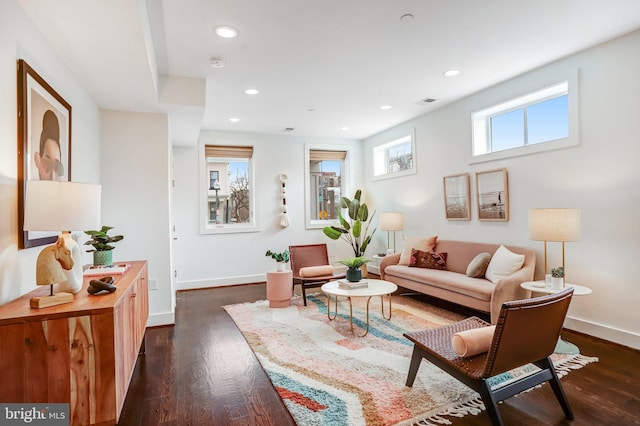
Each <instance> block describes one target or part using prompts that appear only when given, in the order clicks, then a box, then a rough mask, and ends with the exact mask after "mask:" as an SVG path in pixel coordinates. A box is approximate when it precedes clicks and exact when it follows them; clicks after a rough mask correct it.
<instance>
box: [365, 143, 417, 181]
mask: <svg viewBox="0 0 640 426" xmlns="http://www.w3.org/2000/svg"><path fill="white" fill-rule="evenodd" d="M415 172H416V168H415V144H414V137H413V132H412V133H411V134H409V135H406V136H403V137H401V138H398V139H395V140H392V141H391V142H387V143H384V144H382V145H378V146H376V147H374V148H373V178H374V179H384V178H389V177H396V176H404V175H407V174H412V173H415Z"/></svg>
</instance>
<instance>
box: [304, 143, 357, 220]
mask: <svg viewBox="0 0 640 426" xmlns="http://www.w3.org/2000/svg"><path fill="white" fill-rule="evenodd" d="M347 154H348V152H347V151H346V150H344V149H336V148H328V147H310V146H307V148H306V149H305V156H306V167H305V168H306V173H305V181H306V185H305V186H306V191H305V198H306V205H307V207H306V214H307V228H322V227H324V226H327V225H330V224H331V223H333V222H336V221H337V220H338V216H337V209H339V208H340V199H341V198H342V197H343V195H344V194H345V185H346V179H345V177H346V176H347V174H348V173H347V162H346V160H347Z"/></svg>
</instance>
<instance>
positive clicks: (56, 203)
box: [23, 180, 102, 231]
mask: <svg viewBox="0 0 640 426" xmlns="http://www.w3.org/2000/svg"><path fill="white" fill-rule="evenodd" d="M101 193H102V187H101V186H100V185H90V184H86V183H78V182H56V181H47V180H40V181H27V189H26V194H25V208H24V226H23V228H24V230H25V231H83V230H88V229H98V228H99V227H100V196H101Z"/></svg>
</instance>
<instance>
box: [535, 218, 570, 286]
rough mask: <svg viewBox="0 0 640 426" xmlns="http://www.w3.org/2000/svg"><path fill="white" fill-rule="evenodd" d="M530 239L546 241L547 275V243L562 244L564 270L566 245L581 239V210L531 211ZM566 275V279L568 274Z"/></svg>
mask: <svg viewBox="0 0 640 426" xmlns="http://www.w3.org/2000/svg"><path fill="white" fill-rule="evenodd" d="M529 238H530V239H532V240H535V241H544V273H545V274H546V273H547V241H551V242H561V243H562V269H563V270H564V269H565V268H564V243H565V242H568V241H578V240H579V239H580V210H579V209H561V208H550V209H549V208H545V209H531V210H529ZM564 275H565V277H566V273H565V274H564ZM563 282H564V277H563Z"/></svg>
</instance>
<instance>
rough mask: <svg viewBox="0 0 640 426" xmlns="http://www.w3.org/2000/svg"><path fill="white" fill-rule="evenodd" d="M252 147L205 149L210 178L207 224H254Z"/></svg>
mask: <svg viewBox="0 0 640 426" xmlns="http://www.w3.org/2000/svg"><path fill="white" fill-rule="evenodd" d="M252 154H253V148H252V147H238V146H215V145H205V159H206V164H207V170H208V175H209V181H210V182H209V188H208V191H207V194H206V197H207V206H208V222H209V224H215V225H222V226H224V225H236V224H249V223H251V222H252V217H253V215H252V194H251V188H252V185H251V158H252Z"/></svg>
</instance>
